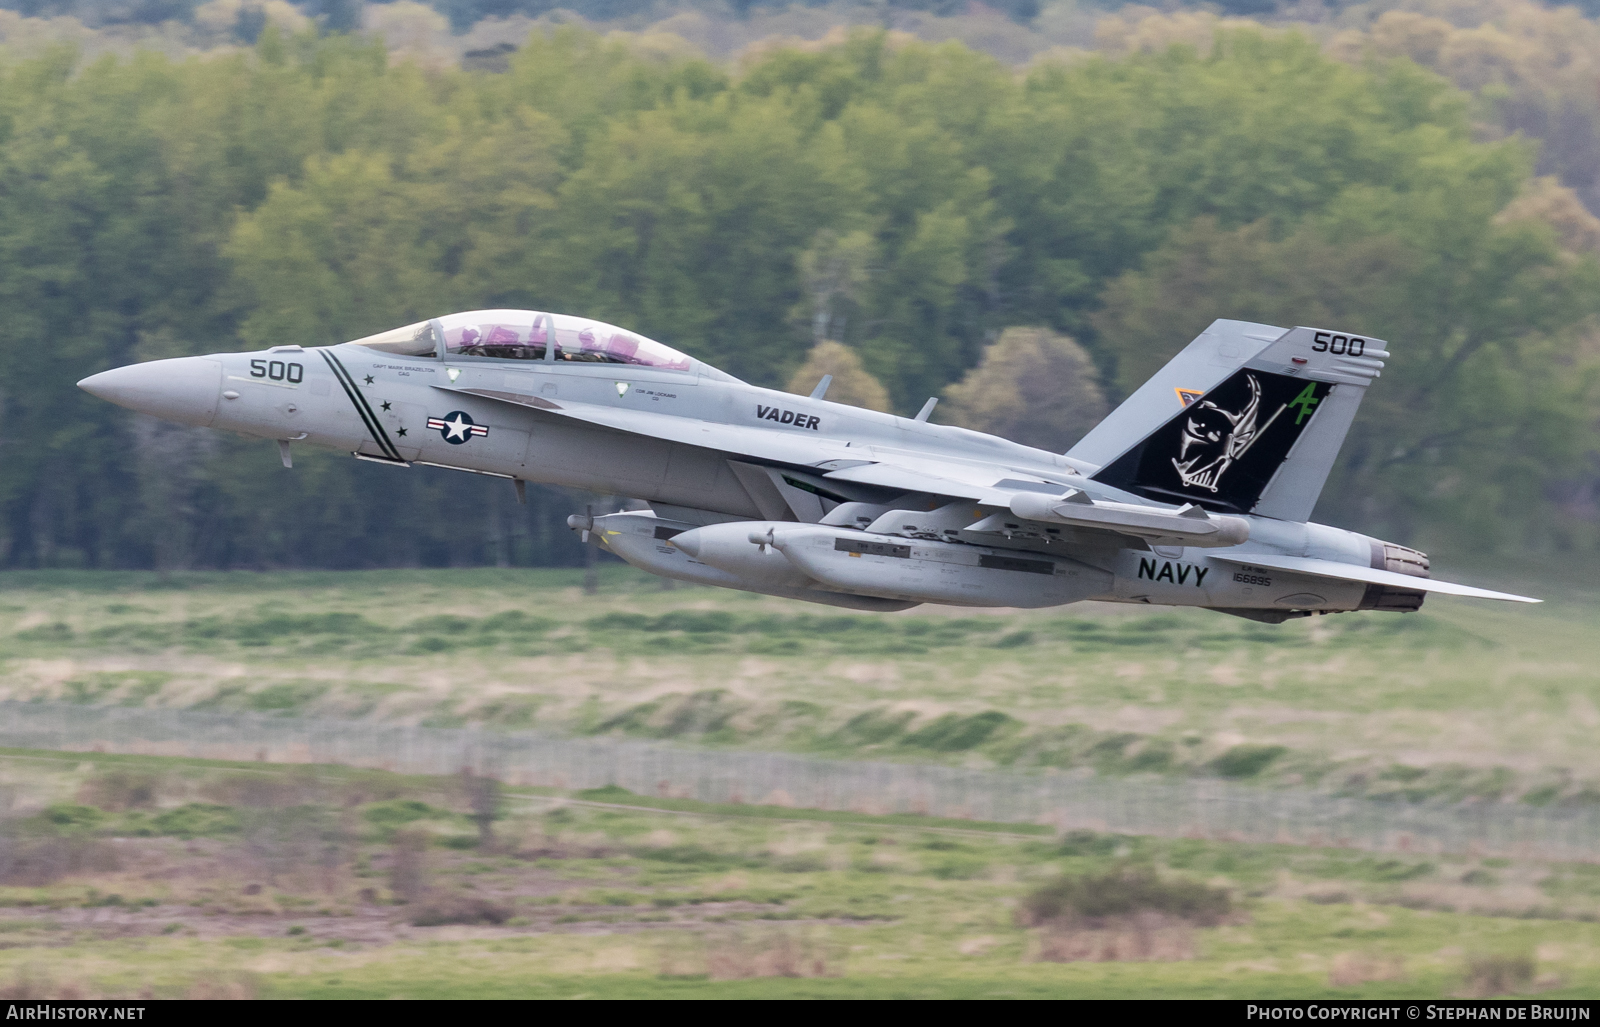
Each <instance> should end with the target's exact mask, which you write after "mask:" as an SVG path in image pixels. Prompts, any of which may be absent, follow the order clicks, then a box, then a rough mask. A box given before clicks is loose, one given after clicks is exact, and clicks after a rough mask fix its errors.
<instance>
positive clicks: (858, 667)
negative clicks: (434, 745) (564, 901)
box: [0, 566, 1600, 803]
mask: <svg viewBox="0 0 1600 1027" xmlns="http://www.w3.org/2000/svg"><path fill="white" fill-rule="evenodd" d="M1546 570H1547V574H1546V580H1542V581H1529V580H1527V578H1528V577H1529V572H1527V571H1526V570H1518V569H1516V568H1502V569H1500V571H1499V573H1495V574H1490V575H1487V576H1486V577H1480V578H1479V579H1477V580H1486V583H1491V584H1496V583H1497V584H1500V585H1502V586H1504V587H1510V588H1514V589H1522V590H1527V591H1531V592H1535V593H1537V594H1541V595H1545V596H1546V597H1548V598H1550V599H1551V601H1550V602H1548V603H1546V604H1544V605H1541V606H1536V607H1514V606H1510V605H1507V604H1494V603H1484V602H1468V601H1462V600H1450V599H1445V598H1438V597H1436V598H1434V599H1432V600H1430V601H1429V603H1428V605H1427V607H1426V608H1425V610H1424V612H1422V613H1420V614H1413V615H1404V616H1400V615H1379V614H1346V615H1340V616H1332V617H1322V618H1315V619H1312V620H1309V621H1299V622H1292V623H1289V624H1285V625H1281V626H1267V625H1260V624H1255V623H1252V622H1248V621H1243V620H1237V619H1235V618H1230V617H1226V616H1223V615H1219V614H1214V613H1209V612H1205V611H1171V610H1159V609H1155V610H1152V609H1145V608H1134V607H1115V606H1100V605H1093V604H1083V605H1080V606H1075V607H1069V608H1067V609H1065V610H1059V611H1014V610H1007V611H959V610H949V609H943V608H934V607H922V608H918V609H914V610H910V611H907V612H905V613H902V614H895V615H887V616H873V615H864V614H862V615H857V614H848V613H841V612H838V611H834V610H830V609H828V608H825V607H816V606H809V605H806V604H800V603H793V602H788V601H785V600H778V599H771V598H765V597H758V596H751V595H747V594H744V593H736V592H727V591H723V590H715V589H703V588H684V587H680V588H677V589H673V590H663V589H662V588H661V587H660V584H659V582H657V581H655V580H654V579H648V578H646V577H644V576H642V575H639V574H636V573H635V572H633V571H631V570H630V569H627V568H623V567H615V566H613V567H608V568H606V573H605V574H604V576H603V579H602V581H603V584H602V588H601V590H600V593H599V594H598V595H595V596H586V595H584V594H583V593H582V591H581V590H580V588H579V587H578V584H579V579H578V576H577V573H576V572H569V571H526V570H501V571H495V570H462V571H449V570H441V571H391V572H359V573H272V574H255V573H244V572H236V573H231V574H178V575H172V576H170V577H168V578H159V577H157V576H155V575H151V574H134V573H129V574H121V573H94V572H82V573H75V572H38V573H12V574H7V575H0V614H4V615H5V620H4V621H3V622H0V624H3V627H0V698H6V699H16V700H24V701H31V700H52V701H63V700H64V701H69V702H76V703H119V704H128V705H153V706H170V707H187V708H195V709H214V710H250V711H257V712H262V713H269V714H285V715H306V716H337V717H370V718H383V719H390V720H399V721H408V722H419V723H427V724H435V725H456V724H463V723H468V722H481V723H487V724H491V725H498V726H502V727H507V728H522V727H538V728H543V729H548V730H554V731H560V732H565V733H615V734H626V735H633V736H639V737H653V738H671V739H676V740H680V741H684V742H689V743H695V744H703V745H712V746H737V747H743V748H752V749H782V750H790V751H802V752H813V753H820V754H826V755H834V756H841V757H851V758H875V759H894V760H932V761H942V762H949V763H958V764H964V765H971V766H1010V767H1016V768H1019V769H1026V768H1031V767H1039V766H1055V767H1085V766H1087V767H1093V768H1095V769H1096V770H1097V771H1099V772H1101V773H1109V774H1129V773H1154V774H1196V773H1198V774H1221V775H1223V776H1231V777H1237V778H1254V779H1258V780H1260V781H1262V782H1263V783H1273V784H1306V785H1312V786H1317V787H1322V788H1327V789H1330V790H1334V791H1339V792H1343V793H1346V794H1364V795H1379V796H1388V797H1393V798H1403V799H1458V798H1464V797H1470V796H1477V797H1482V798H1517V799H1520V800H1523V801H1529V802H1538V803H1545V802H1592V801H1597V800H1600V749H1597V747H1596V746H1595V745H1594V744H1593V741H1594V738H1595V735H1596V731H1597V729H1600V675H1597V674H1596V672H1595V667H1596V666H1597V663H1600V630H1597V629H1600V616H1597V611H1600V605H1597V603H1596V601H1595V599H1596V590H1595V589H1594V587H1593V586H1591V585H1589V584H1588V582H1587V580H1586V575H1584V574H1582V573H1580V572H1578V571H1575V570H1570V569H1569V570H1567V571H1566V572H1565V576H1564V577H1563V574H1562V572H1561V570H1560V569H1546Z"/></svg>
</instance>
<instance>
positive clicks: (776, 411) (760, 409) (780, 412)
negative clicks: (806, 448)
mask: <svg viewBox="0 0 1600 1027" xmlns="http://www.w3.org/2000/svg"><path fill="white" fill-rule="evenodd" d="M756 417H757V418H759V419H760V420H763V421H777V422H778V423H779V424H788V425H793V426H794V427H796V428H809V429H811V430H812V431H817V430H818V428H817V425H818V424H819V423H820V422H821V418H819V417H816V416H815V415H813V414H802V413H800V412H799V411H797V410H784V409H783V408H781V407H769V406H761V405H759V404H757V406H756Z"/></svg>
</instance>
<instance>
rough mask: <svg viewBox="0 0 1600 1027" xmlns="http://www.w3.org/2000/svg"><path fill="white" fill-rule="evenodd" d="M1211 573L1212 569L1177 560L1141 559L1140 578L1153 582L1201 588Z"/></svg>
mask: <svg viewBox="0 0 1600 1027" xmlns="http://www.w3.org/2000/svg"><path fill="white" fill-rule="evenodd" d="M1210 573H1211V568H1210V567H1197V566H1195V565H1194V564H1192V563H1183V562H1181V561H1177V560H1148V559H1146V558H1144V557H1142V556H1141V557H1140V558H1139V577H1141V578H1148V579H1149V580H1151V581H1165V582H1169V583H1171V584H1173V585H1193V586H1194V587H1195V588H1199V587H1201V585H1202V584H1203V583H1204V582H1205V580H1206V575H1207V574H1210Z"/></svg>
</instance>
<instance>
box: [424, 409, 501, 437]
mask: <svg viewBox="0 0 1600 1027" xmlns="http://www.w3.org/2000/svg"><path fill="white" fill-rule="evenodd" d="M428 427H429V428H432V429H434V430H435V431H437V432H438V433H439V437H440V438H442V439H444V440H445V441H446V442H448V443H450V445H452V446H459V445H461V444H462V443H464V442H466V441H467V440H468V439H470V438H472V437H473V436H474V435H487V434H489V429H488V428H486V427H484V426H483V425H481V424H474V423H472V415H471V414H469V413H467V412H466V411H465V410H452V411H451V412H450V413H448V414H445V415H444V416H443V417H430V418H428Z"/></svg>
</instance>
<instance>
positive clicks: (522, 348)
mask: <svg viewBox="0 0 1600 1027" xmlns="http://www.w3.org/2000/svg"><path fill="white" fill-rule="evenodd" d="M439 321H440V324H441V325H442V326H443V328H444V345H445V354H446V355H447V356H449V355H458V356H472V357H498V358H500V359H509V360H544V359H546V350H547V348H548V347H549V346H550V345H551V344H552V342H553V343H554V346H555V355H554V359H555V360H558V361H569V362H586V363H607V364H632V365H635V366H639V367H651V368H655V369H657V370H662V371H687V370H689V368H690V360H689V357H688V356H686V355H685V354H683V353H679V352H678V351H677V350H675V349H672V348H671V347H668V346H663V345H662V344H661V343H659V342H656V341H654V340H652V339H646V338H644V337H643V336H639V335H635V334H633V333H631V332H626V331H623V330H622V329H621V328H618V327H616V326H615V325H608V324H605V323H604V322H601V321H590V320H587V319H585V318H576V317H568V316H567V315H565V314H543V313H538V312H536V311H531V310H472V311H467V312H465V313H461V314H451V315H449V316H448V317H443V318H440V319H439Z"/></svg>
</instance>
